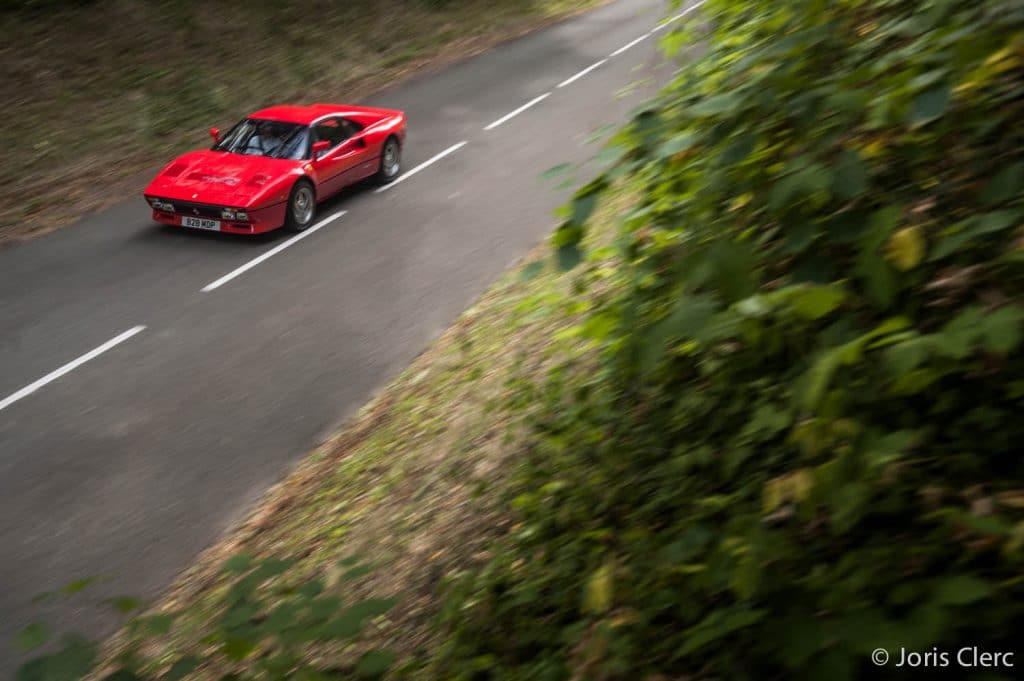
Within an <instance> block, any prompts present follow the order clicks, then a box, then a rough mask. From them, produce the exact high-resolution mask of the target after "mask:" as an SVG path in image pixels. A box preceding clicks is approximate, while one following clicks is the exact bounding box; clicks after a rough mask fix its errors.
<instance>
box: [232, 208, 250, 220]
mask: <svg viewBox="0 0 1024 681" xmlns="http://www.w3.org/2000/svg"><path fill="white" fill-rule="evenodd" d="M235 218H236V219H238V220H246V221H248V219H249V214H248V213H246V212H245V211H244V210H240V211H236V212H235Z"/></svg>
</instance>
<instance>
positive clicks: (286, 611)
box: [18, 554, 394, 681]
mask: <svg viewBox="0 0 1024 681" xmlns="http://www.w3.org/2000/svg"><path fill="white" fill-rule="evenodd" d="M293 565H294V561H289V560H281V559H278V558H267V559H263V560H260V561H256V560H254V559H253V558H251V557H250V556H247V555H244V554H239V555H236V556H233V557H232V558H231V559H230V560H228V561H227V563H226V564H225V566H224V571H225V573H226V576H227V581H226V583H225V584H224V585H223V589H224V593H223V598H222V599H221V600H220V602H219V604H218V606H217V609H216V612H215V613H212V614H211V615H210V619H209V621H208V623H207V624H204V631H206V632H207V633H206V635H205V636H204V637H203V640H202V642H201V643H202V646H201V648H200V649H198V650H195V651H192V652H189V653H185V654H182V653H176V652H166V651H168V650H172V651H173V649H174V646H173V645H168V643H169V638H170V636H171V635H172V629H173V628H174V626H175V623H176V621H178V620H180V619H181V615H182V614H183V613H170V612H156V613H145V614H141V615H137V616H135V617H134V618H132V619H131V620H130V621H129V622H128V624H127V626H126V627H125V632H124V633H125V639H124V640H125V644H124V645H123V646H122V647H121V650H120V651H119V652H118V653H117V655H116V657H114V659H113V660H107V661H105V660H104V658H103V656H102V654H101V651H100V649H99V646H98V645H97V644H96V643H95V642H94V641H91V640H89V639H86V638H84V637H81V636H66V637H64V639H63V640H62V641H61V643H60V645H59V646H58V647H57V649H56V650H55V651H53V652H48V653H46V654H43V655H39V656H37V657H36V658H35V659H33V660H31V661H29V662H28V663H26V664H25V665H23V666H22V667H21V669H19V670H18V679H19V681H77V680H78V679H83V678H103V679H109V680H110V681H132V680H133V679H136V680H142V679H160V681H177V680H178V679H186V678H195V676H194V675H195V674H197V673H200V672H202V673H205V674H207V675H208V676H213V675H214V673H215V672H217V675H219V674H220V673H223V676H219V678H222V679H231V680H234V681H245V680H246V679H269V680H273V679H293V678H300V679H351V678H371V679H372V678H379V677H380V676H381V675H382V674H384V672H386V671H387V670H388V668H389V667H390V666H391V664H392V661H393V656H392V654H391V653H390V652H388V651H386V650H376V649H371V650H367V651H365V652H363V653H362V655H361V656H360V657H359V658H358V659H357V660H355V661H354V662H353V663H352V664H349V665H338V664H331V663H327V662H323V659H324V658H325V657H326V656H322V655H316V654H314V653H315V651H316V646H324V645H329V644H339V643H346V642H350V641H354V640H356V639H357V638H358V637H359V636H360V634H361V633H362V631H363V629H364V628H365V626H366V624H367V622H369V621H370V620H371V619H373V618H375V617H378V616H380V615H383V614H384V613H386V612H387V611H389V610H390V609H391V608H392V607H393V606H394V603H393V602H392V601H391V600H390V599H384V598H371V599H368V600H363V601H358V602H354V603H351V604H349V605H346V604H345V603H344V601H343V599H342V598H341V596H340V595H338V593H337V591H338V589H336V588H329V587H328V586H327V585H325V584H324V582H323V581H321V580H319V579H296V578H295V577H294V570H292V571H291V572H289V571H290V570H291V568H292V566H293ZM338 568H339V570H340V573H339V576H340V577H341V578H345V577H353V578H354V577H357V576H361V575H363V574H366V573H367V572H369V570H370V566H368V565H365V564H358V563H357V561H356V560H355V559H346V560H344V561H341V562H340V563H339V565H338ZM87 582H88V580H83V581H81V582H78V583H75V584H72V585H69V588H66V589H65V590H64V591H65V592H66V593H74V592H77V591H79V590H80V589H81V587H83V586H85V585H86V584H87ZM111 605H112V607H114V608H115V609H116V610H118V611H120V612H123V613H130V612H132V611H135V610H138V609H139V607H140V604H139V603H138V602H137V601H136V600H135V599H133V598H117V599H114V600H112V601H111ZM186 614H189V615H192V616H193V617H194V616H196V615H200V614H201V613H196V612H192V613H186ZM204 622H206V618H205V617H204ZM47 638H48V635H47V631H46V629H45V628H44V627H43V626H42V625H41V624H33V625H30V626H29V627H27V628H26V629H25V630H23V631H22V634H21V636H20V637H19V639H20V640H19V642H20V643H21V644H22V647H25V648H28V649H33V648H38V647H39V646H41V645H43V644H44V643H45V642H46V640H47ZM154 649H156V650H158V651H164V652H162V653H160V654H154V653H153V650H154ZM326 659H331V658H330V657H326ZM107 667H109V668H107ZM101 672H102V674H100V673H101ZM90 675H94V676H90Z"/></svg>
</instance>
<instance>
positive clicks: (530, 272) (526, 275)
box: [519, 260, 544, 282]
mask: <svg viewBox="0 0 1024 681" xmlns="http://www.w3.org/2000/svg"><path fill="white" fill-rule="evenodd" d="M543 271H544V261H543V260H534V261H533V262H531V263H530V264H529V265H527V266H526V267H524V268H523V269H522V270H521V271H520V272H519V281H523V282H526V281H530V280H532V279H536V278H537V277H538V276H540V274H541V273H542V272H543Z"/></svg>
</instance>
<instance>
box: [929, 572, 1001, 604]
mask: <svg viewBox="0 0 1024 681" xmlns="http://www.w3.org/2000/svg"><path fill="white" fill-rule="evenodd" d="M991 593H992V587H991V586H990V585H989V584H988V582H986V581H984V580H981V579H978V578H977V577H971V576H968V575H961V576H958V577H949V578H947V579H944V580H942V581H941V582H939V585H938V588H937V589H936V590H935V602H936V603H937V604H940V605H967V604H968V603H973V602H975V601H979V600H981V599H983V598H987V597H988V596H989V595H990V594H991Z"/></svg>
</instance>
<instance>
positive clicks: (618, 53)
mask: <svg viewBox="0 0 1024 681" xmlns="http://www.w3.org/2000/svg"><path fill="white" fill-rule="evenodd" d="M651 33H653V31H651V32H650V33H644V34H643V35H642V36H640V37H639V38H637V39H636V40H633V41H630V42H628V43H626V44H625V45H623V46H622V47H620V48H619V49H617V50H615V51H614V52H612V53H611V54H610V55H608V56H609V57H618V56H619V55H620V54H622V53H623V52H625V51H626V50H628V49H629V48H631V47H633V46H634V45H636V44H638V43H640V42H642V41H644V40H647V39H648V38H650V37H651Z"/></svg>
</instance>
